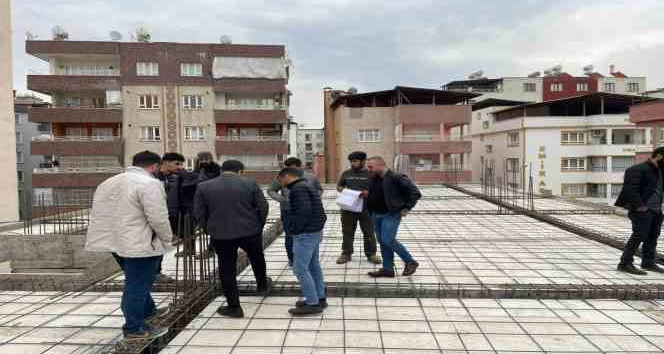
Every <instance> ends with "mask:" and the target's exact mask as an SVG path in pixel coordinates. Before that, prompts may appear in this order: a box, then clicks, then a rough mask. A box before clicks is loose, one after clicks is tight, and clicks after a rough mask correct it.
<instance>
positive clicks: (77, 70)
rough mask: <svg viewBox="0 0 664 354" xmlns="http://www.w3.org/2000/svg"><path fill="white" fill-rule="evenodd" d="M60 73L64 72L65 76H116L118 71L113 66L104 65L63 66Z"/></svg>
mask: <svg viewBox="0 0 664 354" xmlns="http://www.w3.org/2000/svg"><path fill="white" fill-rule="evenodd" d="M62 72H64V74H65V75H93V76H113V75H118V71H117V70H116V69H115V68H114V67H113V66H105V65H65V66H63V67H62Z"/></svg>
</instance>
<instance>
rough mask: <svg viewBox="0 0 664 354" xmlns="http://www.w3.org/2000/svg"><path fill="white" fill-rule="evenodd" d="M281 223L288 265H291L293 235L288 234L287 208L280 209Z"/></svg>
mask: <svg viewBox="0 0 664 354" xmlns="http://www.w3.org/2000/svg"><path fill="white" fill-rule="evenodd" d="M281 224H282V225H283V227H284V234H285V236H284V246H285V247H286V256H287V257H288V266H289V267H292V266H293V236H292V235H289V234H288V210H282V211H281Z"/></svg>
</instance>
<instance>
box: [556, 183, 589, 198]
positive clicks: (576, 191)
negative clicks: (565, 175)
mask: <svg viewBox="0 0 664 354" xmlns="http://www.w3.org/2000/svg"><path fill="white" fill-rule="evenodd" d="M561 187H562V195H563V196H567V197H585V196H586V185H585V184H563V185H562V186H561Z"/></svg>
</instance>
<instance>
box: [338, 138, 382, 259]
mask: <svg viewBox="0 0 664 354" xmlns="http://www.w3.org/2000/svg"><path fill="white" fill-rule="evenodd" d="M348 161H350V169H348V170H346V171H344V172H343V173H342V174H341V176H340V177H339V181H337V191H339V192H342V191H343V190H344V189H346V188H348V189H351V190H354V191H368V190H369V178H370V175H369V171H368V170H367V169H366V167H365V165H366V161H367V154H366V153H364V152H362V151H355V152H352V153H351V154H350V155H348ZM358 222H359V223H360V229H362V235H363V236H364V254H365V255H366V256H367V259H368V260H369V262H371V263H373V264H381V263H382V262H383V261H382V260H381V259H380V257H378V256H377V255H376V235H375V234H374V229H373V220H371V216H370V215H369V211H368V210H367V203H366V202H364V206H363V209H362V211H361V212H359V213H356V212H354V211H350V210H341V232H342V233H343V235H344V239H343V243H342V245H341V256H339V258H338V259H337V264H344V263H347V262H350V261H351V259H352V255H353V243H354V242H355V231H356V230H357V223H358Z"/></svg>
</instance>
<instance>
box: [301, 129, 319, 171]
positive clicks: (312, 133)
mask: <svg viewBox="0 0 664 354" xmlns="http://www.w3.org/2000/svg"><path fill="white" fill-rule="evenodd" d="M324 140H325V139H324V138H323V128H318V129H313V128H306V127H304V126H300V127H298V129H297V156H298V157H299V158H300V159H301V160H302V162H303V163H304V164H305V165H306V168H307V169H313V167H314V161H315V159H316V155H321V154H324V152H325V150H324V148H323V146H324Z"/></svg>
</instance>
